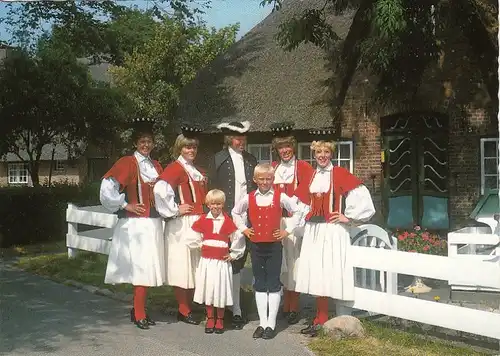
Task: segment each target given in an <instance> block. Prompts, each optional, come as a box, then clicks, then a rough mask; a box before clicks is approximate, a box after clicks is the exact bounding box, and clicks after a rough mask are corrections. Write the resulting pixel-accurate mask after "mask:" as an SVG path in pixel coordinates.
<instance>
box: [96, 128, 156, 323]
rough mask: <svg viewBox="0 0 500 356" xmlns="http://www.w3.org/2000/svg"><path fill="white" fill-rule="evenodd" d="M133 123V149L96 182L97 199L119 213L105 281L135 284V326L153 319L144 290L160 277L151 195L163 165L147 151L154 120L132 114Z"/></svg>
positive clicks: (150, 146)
mask: <svg viewBox="0 0 500 356" xmlns="http://www.w3.org/2000/svg"><path fill="white" fill-rule="evenodd" d="M134 126H135V128H134V133H133V140H134V142H135V147H136V151H135V153H134V154H133V155H130V156H125V157H122V158H120V159H119V160H118V161H117V162H116V163H115V164H114V165H113V167H112V168H111V169H110V170H109V171H108V172H107V173H106V174H105V175H104V177H103V180H102V183H101V190H100V200H101V204H102V205H103V206H104V207H105V208H106V209H107V210H109V211H110V212H118V217H119V220H118V223H117V224H116V227H115V229H114V232H113V239H112V240H111V249H110V253H109V258H108V265H107V267H106V277H105V280H104V282H105V283H109V284H118V283H130V284H132V285H133V286H134V307H133V308H132V310H131V311H130V319H131V321H132V322H134V323H135V325H137V327H139V328H140V329H149V326H150V325H155V322H154V321H153V320H151V318H149V316H148V315H147V314H146V310H145V304H146V290H147V287H155V286H161V285H163V283H164V281H165V267H164V261H165V258H164V243H163V227H162V219H161V217H160V215H159V214H158V212H157V210H156V208H155V204H154V199H153V185H154V183H155V182H156V180H157V179H158V176H159V175H160V174H161V172H162V169H161V166H160V164H159V163H158V162H157V161H153V160H151V158H150V156H149V155H150V153H151V151H152V150H153V148H154V139H153V121H152V120H149V119H138V120H134Z"/></svg>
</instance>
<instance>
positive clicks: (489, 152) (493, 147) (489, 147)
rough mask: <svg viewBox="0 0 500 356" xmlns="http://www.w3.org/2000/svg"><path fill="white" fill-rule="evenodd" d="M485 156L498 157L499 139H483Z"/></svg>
mask: <svg viewBox="0 0 500 356" xmlns="http://www.w3.org/2000/svg"><path fill="white" fill-rule="evenodd" d="M483 143H484V157H498V141H483Z"/></svg>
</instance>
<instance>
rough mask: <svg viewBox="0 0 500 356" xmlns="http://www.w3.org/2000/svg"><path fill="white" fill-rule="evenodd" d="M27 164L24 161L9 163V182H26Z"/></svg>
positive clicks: (27, 174)
mask: <svg viewBox="0 0 500 356" xmlns="http://www.w3.org/2000/svg"><path fill="white" fill-rule="evenodd" d="M28 177H29V173H28V165H27V164H25V163H9V164H8V179H9V184H28Z"/></svg>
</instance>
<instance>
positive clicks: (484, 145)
mask: <svg viewBox="0 0 500 356" xmlns="http://www.w3.org/2000/svg"><path fill="white" fill-rule="evenodd" d="M498 156H499V155H498V138H482V139H481V194H484V193H485V192H486V191H488V190H490V189H498V179H499V177H498V164H499V157H498Z"/></svg>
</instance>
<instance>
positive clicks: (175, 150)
mask: <svg viewBox="0 0 500 356" xmlns="http://www.w3.org/2000/svg"><path fill="white" fill-rule="evenodd" d="M199 145H200V141H199V140H198V139H197V138H187V137H184V135H183V134H180V135H179V136H177V138H176V139H175V143H174V147H172V158H173V159H177V158H178V157H179V156H180V155H181V151H182V148H183V147H186V146H196V147H198V146H199Z"/></svg>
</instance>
